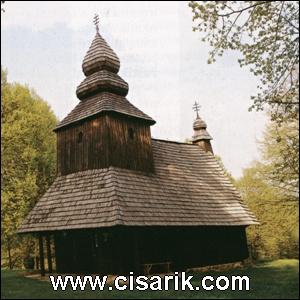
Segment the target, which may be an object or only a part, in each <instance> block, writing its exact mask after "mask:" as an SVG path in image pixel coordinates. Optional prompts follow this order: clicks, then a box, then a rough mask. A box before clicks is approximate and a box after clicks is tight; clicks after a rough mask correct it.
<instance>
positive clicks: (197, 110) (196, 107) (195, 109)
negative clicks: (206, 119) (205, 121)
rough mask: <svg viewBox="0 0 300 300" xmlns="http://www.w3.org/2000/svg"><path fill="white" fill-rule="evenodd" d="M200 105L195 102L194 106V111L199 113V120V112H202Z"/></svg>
mask: <svg viewBox="0 0 300 300" xmlns="http://www.w3.org/2000/svg"><path fill="white" fill-rule="evenodd" d="M200 107H201V106H200V105H199V104H198V102H197V101H195V103H194V105H193V109H194V111H195V112H196V113H197V119H199V110H200Z"/></svg>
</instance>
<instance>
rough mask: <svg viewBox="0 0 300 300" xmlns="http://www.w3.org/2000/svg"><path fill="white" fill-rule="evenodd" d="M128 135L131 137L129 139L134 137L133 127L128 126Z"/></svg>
mask: <svg viewBox="0 0 300 300" xmlns="http://www.w3.org/2000/svg"><path fill="white" fill-rule="evenodd" d="M128 136H129V138H130V139H131V140H133V139H134V130H133V128H131V127H130V128H128Z"/></svg>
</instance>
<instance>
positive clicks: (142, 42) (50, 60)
mask: <svg viewBox="0 0 300 300" xmlns="http://www.w3.org/2000/svg"><path fill="white" fill-rule="evenodd" d="M95 13H98V14H99V16H100V33H101V35H102V36H103V37H104V38H105V39H106V41H107V42H108V43H109V44H110V46H111V47H112V48H113V49H114V50H115V52H116V53H117V55H118V56H119V58H120V60H121V70H120V72H119V74H120V76H121V77H122V78H123V79H125V81H127V82H128V84H129V94H128V97H127V98H128V100H129V101H131V102H132V103H133V104H134V105H135V106H137V107H138V108H140V109H141V110H143V111H144V112H145V113H147V114H148V115H150V116H151V117H152V118H154V119H155V120H156V122H157V123H156V124H155V125H154V126H153V127H152V136H153V137H155V138H162V139H170V140H177V141H184V140H185V139H186V138H190V137H191V136H192V134H193V130H192V123H193V120H194V118H195V113H194V112H193V110H192V105H193V103H194V102H195V100H197V101H198V102H199V103H200V105H201V111H200V115H201V117H202V118H203V119H204V120H205V121H206V123H207V124H208V131H209V133H210V134H211V135H212V137H213V138H214V140H213V141H212V144H213V148H214V151H215V153H216V154H217V155H220V156H221V157H222V159H223V162H224V164H225V166H226V168H227V169H228V170H229V171H230V172H231V173H232V174H233V175H234V176H236V177H238V176H240V175H241V172H242V168H244V167H246V166H247V165H248V164H249V163H250V162H251V161H252V160H253V159H255V158H257V157H258V151H257V144H256V142H257V140H258V139H260V138H261V134H262V131H263V129H264V126H265V121H266V117H265V116H264V114H262V113H256V112H251V113H249V112H248V107H249V106H250V103H251V102H250V96H251V95H253V94H255V93H256V85H257V79H256V78H255V77H253V75H251V74H250V73H249V71H248V70H247V69H241V68H240V67H239V65H238V63H237V58H238V57H239V55H238V53H228V54H226V55H225V56H224V57H223V58H220V59H219V60H218V61H217V62H216V63H214V64H212V65H208V64H207V63H206V62H207V57H208V51H209V47H208V46H207V45H206V44H204V43H202V42H201V37H200V35H199V33H195V32H193V31H192V26H193V23H192V13H191V10H190V8H189V7H188V3H187V2H183V1H181V2H179V1H178V2H176V1H171V2H151V1H149V2H138V1H137V2H115V1H114V2H110V1H107V2H102V1H95V2H92V1H84V2H83V1H71V2H64V1H59V2H58V1H53V2H51V1H35V2H30V1H22V2H17V1H7V2H6V3H5V13H1V64H2V66H4V67H5V68H7V69H8V80H9V81H18V82H21V83H26V84H28V85H29V86H30V87H33V88H34V89H35V90H36V92H37V93H38V94H39V95H40V96H41V97H42V98H43V99H45V100H46V101H47V102H48V103H49V104H50V106H51V107H52V109H53V110H54V112H55V114H56V115H57V116H58V117H59V118H60V119H62V118H63V117H64V116H65V115H66V114H67V113H68V112H70V110H71V109H72V108H73V107H74V106H75V105H76V104H77V103H78V99H77V98H76V95H75V89H76V86H77V85H78V84H79V83H80V82H81V81H82V80H83V78H84V76H83V73H82V71H81V64H82V60H83V57H84V55H85V53H86V51H87V49H88V48H89V46H90V43H91V41H92V39H93V37H94V35H95V29H94V25H93V16H94V14H95Z"/></svg>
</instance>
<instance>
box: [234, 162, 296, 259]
mask: <svg viewBox="0 0 300 300" xmlns="http://www.w3.org/2000/svg"><path fill="white" fill-rule="evenodd" d="M265 174H266V170H265V166H264V165H262V164H261V163H257V162H256V163H253V165H252V166H251V167H249V168H247V169H245V170H244V173H243V176H242V177H241V178H240V179H239V180H237V181H236V182H235V185H236V187H237V188H238V190H239V191H240V193H241V195H242V198H243V200H244V201H245V202H246V203H247V205H248V206H249V208H250V210H251V211H252V212H253V213H254V214H255V216H256V217H257V219H258V221H259V222H260V225H257V226H250V227H249V228H248V229H247V235H248V243H249V250H250V254H251V257H252V258H253V259H254V260H258V259H277V258H297V257H298V251H299V232H298V217H299V214H298V210H297V204H296V203H295V202H292V201H291V202H289V201H286V199H285V198H286V195H284V193H282V190H281V189H278V188H277V187H274V186H273V185H270V183H269V181H268V180H266V178H265Z"/></svg>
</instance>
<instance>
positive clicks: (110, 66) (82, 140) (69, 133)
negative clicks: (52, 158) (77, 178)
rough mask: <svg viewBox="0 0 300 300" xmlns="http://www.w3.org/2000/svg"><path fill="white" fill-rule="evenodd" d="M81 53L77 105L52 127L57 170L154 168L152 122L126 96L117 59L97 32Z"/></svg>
mask: <svg viewBox="0 0 300 300" xmlns="http://www.w3.org/2000/svg"><path fill="white" fill-rule="evenodd" d="M95 25H96V36H95V38H94V40H93V41H92V44H91V46H90V48H89V50H88V52H87V53H86V55H85V57H84V60H83V64H82V70H83V73H84V75H85V76H86V77H85V79H84V80H83V81H82V82H81V83H80V84H79V86H78V87H77V90H76V94H77V97H78V98H79V100H80V103H79V104H78V105H77V106H76V107H75V108H74V109H73V110H72V111H71V112H70V113H69V114H68V115H67V117H66V118H64V119H63V120H62V121H61V122H60V123H59V124H58V126H57V127H56V129H55V132H56V134H57V172H58V175H66V174H69V173H74V172H78V171H83V170H88V169H101V168H108V167H110V166H114V167H120V168H126V169H132V170H139V171H144V172H153V169H154V167H153V154H152V145H151V132H150V126H151V125H153V124H155V121H154V120H153V119H152V118H150V117H149V116H147V115H146V114H145V113H143V112H142V111H140V110H139V109H138V108H136V107H135V106H134V105H132V104H131V103H130V102H129V101H128V100H127V99H126V98H125V96H126V95H127V93H128V84H127V82H125V81H124V80H123V79H122V78H121V77H120V76H119V75H118V72H119V69H120V60H119V58H118V56H117V55H116V54H115V52H114V51H113V50H112V49H111V47H110V46H109V45H108V44H107V43H106V41H105V40H104V39H103V38H102V36H101V35H100V33H99V28H98V16H95Z"/></svg>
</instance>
